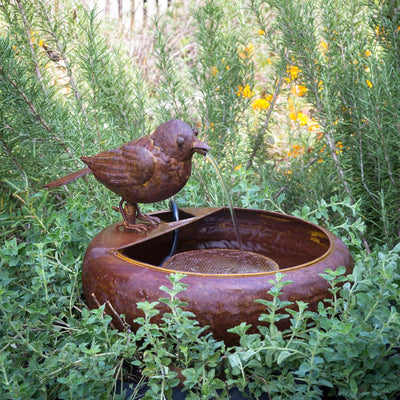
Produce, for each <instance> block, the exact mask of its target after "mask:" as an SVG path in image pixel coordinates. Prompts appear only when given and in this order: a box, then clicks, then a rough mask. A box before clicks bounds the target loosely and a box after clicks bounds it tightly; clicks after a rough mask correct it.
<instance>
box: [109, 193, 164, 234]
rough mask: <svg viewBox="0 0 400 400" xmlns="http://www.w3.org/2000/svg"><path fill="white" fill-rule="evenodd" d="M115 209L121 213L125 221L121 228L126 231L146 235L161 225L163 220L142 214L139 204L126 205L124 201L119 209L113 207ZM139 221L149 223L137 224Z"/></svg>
mask: <svg viewBox="0 0 400 400" xmlns="http://www.w3.org/2000/svg"><path fill="white" fill-rule="evenodd" d="M113 209H114V210H115V211H119V212H120V213H121V215H122V218H123V219H124V221H123V222H121V223H120V224H119V226H122V227H123V228H124V229H126V230H130V231H135V232H138V233H144V232H146V231H148V230H149V229H151V228H153V227H155V226H156V225H158V224H160V223H161V220H160V219H159V218H157V217H151V216H150V215H147V214H142V213H141V212H140V210H139V207H138V205H137V204H130V203H125V204H124V201H123V200H121V201H120V203H119V206H118V208H117V207H113ZM138 219H140V220H141V221H144V222H148V223H147V224H145V223H143V224H142V223H136V221H137V220H138Z"/></svg>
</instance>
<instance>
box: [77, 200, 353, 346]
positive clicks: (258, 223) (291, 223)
mask: <svg viewBox="0 0 400 400" xmlns="http://www.w3.org/2000/svg"><path fill="white" fill-rule="evenodd" d="M235 210H236V215H237V219H238V222H239V226H240V233H241V237H242V241H243V245H244V250H246V251H251V252H255V253H258V254H262V255H264V256H266V257H269V258H271V259H272V260H274V261H276V262H277V263H278V264H279V266H280V272H282V273H284V274H286V277H285V278H284V279H285V280H290V281H293V283H292V284H290V285H286V286H284V287H283V289H282V292H283V293H282V295H281V296H280V298H281V300H289V301H292V302H295V301H296V300H302V301H304V302H306V303H308V304H309V308H310V309H312V310H315V309H316V308H317V305H318V302H320V301H321V300H323V299H325V298H329V297H330V292H329V290H328V289H329V284H328V282H327V281H326V280H324V279H323V278H322V277H321V276H320V275H319V274H321V273H323V272H324V270H325V269H327V268H330V269H332V270H335V269H336V268H338V267H339V266H345V267H346V272H347V273H350V272H351V271H352V268H353V259H352V257H351V254H350V252H349V250H348V249H347V247H346V246H345V245H344V243H343V242H342V241H341V240H340V239H339V238H338V237H336V236H335V235H333V234H332V233H330V232H329V231H327V230H325V229H324V228H322V227H319V226H317V225H314V224H311V223H309V222H306V221H304V220H301V219H298V218H295V217H292V216H287V215H283V214H278V213H273V212H268V211H261V210H249V209H242V208H236V209H235ZM180 212H181V216H180V218H181V219H183V218H188V217H191V218H192V219H187V220H186V221H185V220H183V221H179V222H177V223H172V224H169V223H168V221H170V220H171V215H170V213H169V212H160V213H155V214H153V215H157V216H158V217H159V218H160V219H161V220H163V221H166V222H167V223H162V224H161V225H160V226H159V227H156V228H154V229H153V230H152V231H149V232H146V234H145V236H146V237H143V236H144V235H143V234H137V233H134V232H129V231H120V230H119V229H118V227H117V224H115V225H112V226H110V227H108V228H106V229H105V230H103V231H102V232H100V233H99V234H98V235H97V236H96V237H95V238H94V239H93V241H92V242H91V244H90V246H89V248H88V250H87V252H86V255H85V259H84V264H83V271H82V281H83V290H84V295H85V298H86V301H87V303H88V305H89V307H91V308H96V307H97V306H98V305H97V304H96V302H95V301H94V300H93V298H92V296H91V294H92V293H94V295H95V297H96V298H97V300H98V302H99V303H100V304H103V303H106V302H107V301H109V302H110V303H111V304H112V306H113V307H114V309H115V310H116V311H117V312H118V313H121V314H125V316H126V321H127V322H128V323H130V324H132V322H133V320H134V319H135V318H137V317H138V316H142V312H141V311H140V310H138V308H137V306H136V303H137V302H139V301H145V300H147V301H156V300H157V299H159V298H160V297H165V293H164V292H162V291H160V289H159V287H160V286H161V285H167V286H168V285H170V282H169V281H168V280H167V277H166V276H167V275H168V274H170V273H171V272H172V271H171V270H169V269H165V268H161V267H158V265H160V263H161V262H162V260H163V259H164V257H165V255H167V254H168V252H169V249H170V244H171V238H172V231H173V229H175V228H176V226H179V227H180V229H179V243H178V248H177V252H183V251H191V250H196V249H199V250H200V249H209V248H224V249H237V248H238V243H237V238H236V235H235V230H234V228H233V226H232V222H231V217H230V213H229V210H228V209H225V208H223V209H184V210H181V211H180ZM160 229H161V230H162V232H160ZM275 274H276V271H271V272H262V273H251V274H199V273H187V276H186V277H185V278H184V279H183V282H184V283H187V284H188V285H189V286H188V289H187V290H186V291H184V292H182V293H181V294H180V296H179V297H180V299H181V300H182V301H185V302H187V303H188V306H187V309H188V310H190V311H192V312H193V313H194V314H195V315H196V317H197V320H198V321H199V322H200V324H201V325H209V326H210V329H211V331H212V332H213V335H214V337H215V338H217V339H224V340H225V341H226V343H228V344H234V343H235V342H236V340H237V336H235V335H233V334H229V333H227V329H229V328H232V327H234V326H236V325H239V324H240V323H241V322H247V323H250V324H252V325H253V328H252V329H253V330H256V326H257V325H260V322H259V321H258V317H259V316H260V314H261V313H265V312H266V309H265V307H264V306H263V305H261V304H260V303H258V302H255V301H254V300H256V299H271V297H270V295H269V294H268V293H267V292H268V290H269V289H271V287H272V284H271V283H270V282H269V280H271V279H273V278H274V275H275ZM293 307H295V306H293ZM159 309H160V311H161V314H162V312H164V311H166V307H165V306H164V305H163V304H160V305H159ZM159 321H160V316H157V317H155V318H154V322H159ZM113 322H114V324H115V325H116V326H117V327H118V328H120V329H122V326H121V325H120V324H119V322H118V320H117V319H115V318H114V321H113ZM288 324H289V321H288V319H284V320H281V321H279V323H278V326H279V328H280V329H285V328H286V327H287V326H288ZM132 327H133V329H135V325H134V324H133V325H132Z"/></svg>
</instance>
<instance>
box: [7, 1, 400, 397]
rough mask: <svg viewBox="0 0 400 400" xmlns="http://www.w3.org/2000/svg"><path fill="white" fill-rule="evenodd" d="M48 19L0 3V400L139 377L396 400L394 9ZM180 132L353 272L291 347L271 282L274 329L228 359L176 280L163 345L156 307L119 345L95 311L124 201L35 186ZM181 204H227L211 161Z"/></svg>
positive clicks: (282, 8) (241, 187)
mask: <svg viewBox="0 0 400 400" xmlns="http://www.w3.org/2000/svg"><path fill="white" fill-rule="evenodd" d="M57 4H58V7H55V6H54V4H52V2H45V1H38V2H36V1H35V2H22V1H12V2H10V1H1V2H0V11H1V17H0V21H1V23H0V26H1V27H2V29H1V34H0V99H1V103H0V146H1V147H0V148H1V153H0V157H1V162H0V171H1V181H0V189H1V192H0V224H1V231H0V235H1V248H0V267H1V269H0V283H1V285H0V296H1V297H0V298H1V302H0V316H1V325H0V382H1V385H0V398H1V399H30V398H32V399H77V398H87V399H109V398H123V396H122V395H118V394H116V386H115V383H116V381H117V380H124V379H125V378H129V374H130V373H131V369H132V368H133V369H134V370H135V371H139V372H140V374H139V375H138V376H137V377H136V380H137V381H139V382H140V384H147V385H148V387H149V388H150V389H149V391H148V392H147V395H146V398H148V399H153V398H154V399H163V398H168V396H170V394H171V390H172V388H173V387H175V386H178V385H181V386H182V387H183V389H185V390H187V391H188V392H187V393H188V395H187V398H188V399H212V398H228V394H227V390H228V389H229V388H230V387H238V388H239V389H240V390H242V391H243V392H245V391H247V393H249V395H251V396H253V398H257V397H259V396H261V394H266V395H267V396H268V397H269V398H271V399H303V398H304V399H323V398H343V399H364V398H368V399H371V398H377V399H394V398H396V396H398V395H399V391H400V390H399V384H398V382H399V370H400V366H399V364H400V356H399V347H400V318H399V306H400V304H399V299H400V292H399V281H400V276H399V262H400V247H399V244H398V243H399V221H398V218H399V217H398V215H399V193H400V192H399V187H398V185H399V182H400V180H399V170H400V168H399V167H400V165H399V154H400V152H399V140H398V132H399V112H400V111H399V110H400V108H399V104H398V99H399V98H400V97H399V88H400V78H399V76H400V75H399V70H400V69H399V59H400V57H399V43H400V42H399V34H400V28H399V27H400V17H399V10H398V7H397V4H396V2H393V1H370V2H359V1H352V0H340V1H306V0H304V1H290V0H289V1H286V2H279V1H274V0H270V1H259V0H253V1H248V2H245V1H243V2H241V1H240V2H225V1H223V0H205V1H204V2H201V3H196V4H192V5H190V8H188V5H187V4H186V3H185V6H183V4H181V3H179V2H178V3H175V4H174V5H173V6H171V7H170V8H169V11H168V13H167V15H165V16H163V17H162V18H159V19H158V20H157V21H155V27H156V29H154V25H152V26H150V27H149V28H148V32H147V31H146V30H145V31H144V32H143V33H140V34H138V33H136V34H134V35H133V36H132V37H129V34H128V33H126V32H124V33H122V32H121V31H120V30H119V28H117V27H115V26H113V25H112V24H111V22H110V21H104V20H103V21H100V20H99V19H98V18H97V17H96V12H95V11H93V10H88V9H86V8H85V7H84V6H82V4H79V3H73V2H64V1H59V2H58V3H57ZM185 21H186V23H185ZM152 32H155V33H152ZM177 32H178V33H177ZM127 36H128V39H129V40H132V41H133V42H132V43H134V46H133V51H131V52H129V51H128V50H127V48H128V46H127V45H126V43H127ZM143 49H144V50H143ZM50 51H51V52H50ZM151 54H152V55H151ZM144 55H145V56H144ZM175 117H177V118H180V119H183V120H186V121H188V122H189V123H191V124H192V125H193V126H196V127H197V128H198V129H199V131H200V136H201V138H202V139H204V140H206V141H207V142H208V143H209V145H210V146H211V148H212V149H213V150H212V151H213V155H214V157H215V158H216V159H217V160H218V162H219V164H220V167H221V169H222V171H223V174H224V177H225V180H226V182H227V185H228V186H229V187H230V189H231V194H232V197H233V201H234V204H235V205H237V206H243V207H251V208H260V209H268V210H274V211H281V212H286V213H290V214H294V215H297V216H300V217H301V218H304V219H307V220H310V221H312V222H316V223H318V224H320V225H322V226H325V227H327V228H328V229H330V230H331V231H332V232H334V233H335V234H337V235H338V236H339V237H341V238H342V239H343V240H344V241H345V243H346V244H347V245H348V246H349V248H350V250H351V252H352V254H353V257H354V259H355V268H354V272H353V274H352V275H350V276H347V277H344V276H343V275H341V274H342V273H343V271H342V270H341V269H338V270H337V271H336V272H332V271H326V275H325V276H324V277H325V279H327V280H328V281H329V282H330V284H331V290H332V293H333V295H334V299H333V300H332V301H330V302H326V304H321V305H320V307H319V309H318V311H317V312H310V311H308V310H307V308H306V305H305V304H303V303H301V302H300V303H299V304H298V311H291V312H290V319H291V328H290V329H289V330H287V331H285V332H280V331H278V330H277V329H276V326H275V322H276V321H277V319H278V318H279V316H278V315H277V314H276V312H277V311H278V310H279V309H280V308H285V307H287V304H285V303H281V302H280V300H279V293H280V290H281V288H282V286H283V285H285V284H287V282H285V280H284V278H283V276H281V275H279V274H278V275H277V276H276V278H275V281H276V283H275V288H274V289H273V290H272V291H271V294H272V295H273V296H274V301H272V302H265V301H264V305H265V313H264V314H262V315H260V320H261V321H268V322H270V325H269V327H268V328H260V330H259V333H258V334H252V335H249V334H246V330H247V326H246V325H244V324H243V325H241V326H239V327H237V328H235V329H234V331H235V333H237V335H238V337H240V345H238V346H234V347H230V348H228V347H227V346H225V344H224V343H222V342H217V341H215V340H214V339H213V338H212V337H211V336H210V335H205V336H204V335H201V334H202V332H203V331H204V328H203V327H200V326H199V325H198V324H197V322H196V319H195V316H193V315H191V314H190V313H188V312H187V311H185V308H184V304H182V303H181V301H180V300H179V293H180V292H181V291H183V290H185V286H184V285H183V284H182V283H181V281H180V278H181V276H180V275H173V276H171V277H169V280H168V279H166V282H165V287H164V288H163V290H164V292H165V298H162V299H160V300H159V301H160V302H163V303H166V304H167V305H168V306H169V307H170V309H171V312H170V313H167V314H165V315H164V316H163V323H162V324H161V325H160V326H157V325H154V324H153V323H152V321H151V317H152V316H153V315H154V314H155V313H156V312H157V310H156V308H155V307H156V304H155V303H146V302H143V303H140V308H141V309H142V310H143V317H141V318H140V319H139V320H138V321H137V322H138V323H139V324H140V326H141V327H140V329H139V330H138V331H137V332H124V333H119V332H117V331H115V330H112V329H111V327H110V317H108V316H107V315H104V313H103V308H100V309H99V310H92V311H90V310H88V309H87V308H86V306H85V302H84V299H83V298H82V290H81V282H80V272H81V265H82V258H83V254H84V252H85V250H86V248H87V246H88V244H89V242H90V240H91V238H92V237H93V236H94V235H95V234H96V233H97V232H98V231H100V230H101V229H103V228H104V227H105V226H107V225H108V224H110V223H112V222H114V221H116V220H117V219H118V215H117V214H113V213H112V212H111V211H110V210H111V206H112V205H115V204H116V202H117V201H118V199H117V198H116V197H115V196H114V195H113V194H112V193H109V192H108V191H107V190H105V189H104V188H103V187H101V186H100V185H98V183H96V181H95V180H94V179H93V178H91V177H90V178H88V179H81V180H78V181H76V182H75V183H74V184H73V185H70V186H69V187H68V188H61V189H58V190H56V191H54V192H51V193H49V192H47V191H45V190H43V189H42V186H43V184H44V183H47V182H49V181H51V180H53V179H56V178H57V177H59V176H62V175H64V174H67V173H69V172H72V171H73V170H76V169H78V168H81V166H82V164H81V162H80V160H79V157H80V156H84V155H91V154H96V153H97V152H99V151H101V150H105V149H109V148H113V147H117V146H119V145H121V144H122V143H125V142H126V141H128V140H131V139H133V138H135V137H139V136H142V135H143V134H147V133H149V132H151V131H152V130H153V129H154V128H155V127H156V126H157V125H158V124H159V123H161V122H164V121H165V120H167V119H170V118H175ZM176 201H177V202H178V204H179V205H180V206H185V207H189V206H193V207H196V206H217V205H225V204H226V200H225V198H224V194H223V191H222V188H221V186H220V184H219V183H218V180H217V177H216V176H215V174H214V172H213V171H212V168H211V166H210V165H209V164H208V163H207V162H205V161H203V160H202V159H195V161H194V171H193V173H192V177H191V179H190V181H189V183H188V184H187V186H186V187H185V188H184V189H183V190H182V192H181V193H179V194H178V195H177V196H176ZM167 207H168V206H167V204H166V203H165V202H164V203H160V204H155V205H148V206H147V208H144V209H145V210H146V209H147V210H154V209H165V208H167ZM339 283H340V286H338V284H339ZM306 321H308V322H306ZM172 332H173V333H172ZM217 391H218V392H217ZM216 393H218V394H216Z"/></svg>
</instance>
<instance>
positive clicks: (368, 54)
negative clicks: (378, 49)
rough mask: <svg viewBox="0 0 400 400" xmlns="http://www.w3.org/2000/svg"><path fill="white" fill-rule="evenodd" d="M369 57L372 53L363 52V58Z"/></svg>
mask: <svg viewBox="0 0 400 400" xmlns="http://www.w3.org/2000/svg"><path fill="white" fill-rule="evenodd" d="M371 55H372V53H371V52H370V51H369V50H365V53H364V56H365V57H369V56H371Z"/></svg>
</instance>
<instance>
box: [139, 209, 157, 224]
mask: <svg viewBox="0 0 400 400" xmlns="http://www.w3.org/2000/svg"><path fill="white" fill-rule="evenodd" d="M136 210H137V214H136V218H137V219H140V220H141V221H146V222H149V223H150V224H151V225H158V224H160V223H161V220H160V218H157V217H152V216H150V215H147V214H142V213H141V212H140V210H139V206H138V205H137V204H136Z"/></svg>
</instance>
